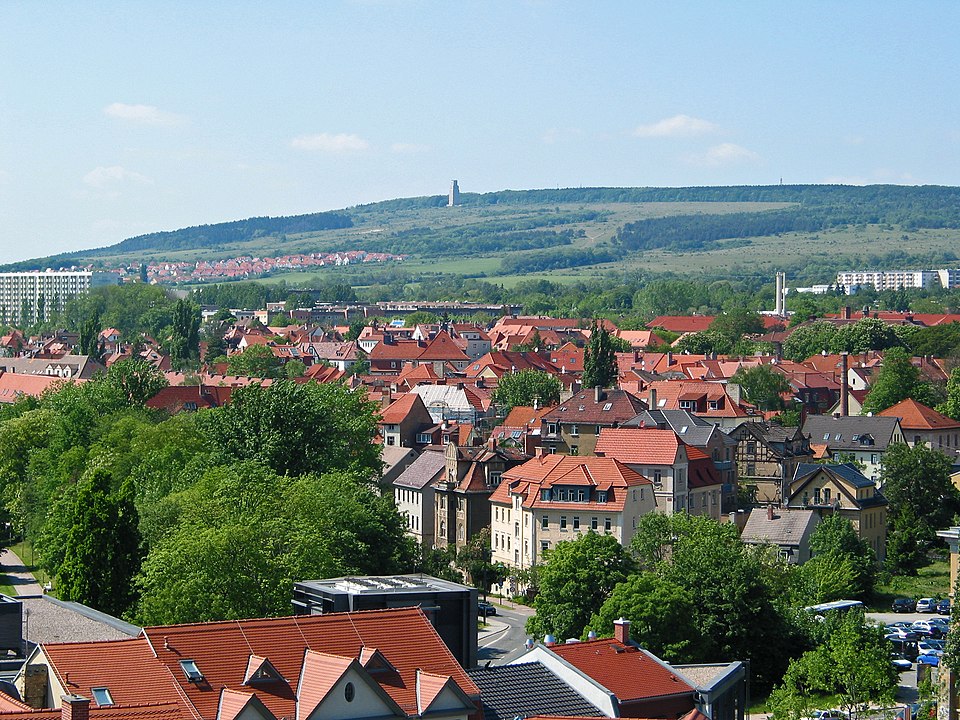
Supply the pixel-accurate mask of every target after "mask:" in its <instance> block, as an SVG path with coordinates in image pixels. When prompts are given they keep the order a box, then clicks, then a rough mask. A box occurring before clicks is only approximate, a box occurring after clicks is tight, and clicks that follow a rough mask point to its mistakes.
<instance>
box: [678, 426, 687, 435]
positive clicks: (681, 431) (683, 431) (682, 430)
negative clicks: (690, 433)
mask: <svg viewBox="0 0 960 720" xmlns="http://www.w3.org/2000/svg"><path fill="white" fill-rule="evenodd" d="M686 431H687V426H686V425H684V426H683V427H682V428H680V434H681V435H683V434H684V433H685V432H686Z"/></svg>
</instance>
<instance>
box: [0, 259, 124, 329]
mask: <svg viewBox="0 0 960 720" xmlns="http://www.w3.org/2000/svg"><path fill="white" fill-rule="evenodd" d="M118 279H119V276H118V275H116V274H115V273H99V272H98V273H94V272H88V271H84V270H78V271H61V270H57V271H54V270H47V271H46V272H8V273H0V322H2V323H20V324H30V323H34V322H37V320H49V319H50V314H51V313H52V312H58V311H60V310H63V306H64V305H65V304H66V302H67V301H68V300H69V299H70V298H73V297H76V296H77V295H85V294H86V293H88V292H90V288H91V287H97V286H98V285H109V284H116V283H117V282H118Z"/></svg>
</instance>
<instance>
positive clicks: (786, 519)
mask: <svg viewBox="0 0 960 720" xmlns="http://www.w3.org/2000/svg"><path fill="white" fill-rule="evenodd" d="M818 521H819V518H818V516H817V514H816V513H815V512H814V511H813V510H788V509H786V508H777V509H776V510H774V514H773V520H769V519H768V518H767V511H766V509H765V508H754V509H753V510H752V511H751V512H750V515H749V517H748V518H747V524H746V525H744V527H743V533H741V537H742V538H743V540H744V542H749V541H751V540H752V541H754V542H762V543H771V544H773V545H794V546H799V545H800V541H801V540H802V539H803V536H804V534H805V533H806V532H807V529H808V528H809V527H810V524H811V523H813V524H816V523H817V522H818Z"/></svg>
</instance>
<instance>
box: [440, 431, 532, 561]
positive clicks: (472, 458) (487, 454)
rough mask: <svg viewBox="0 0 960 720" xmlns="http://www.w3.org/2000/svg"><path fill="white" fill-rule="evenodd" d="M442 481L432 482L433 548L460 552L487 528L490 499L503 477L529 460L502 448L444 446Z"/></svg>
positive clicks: (450, 443)
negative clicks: (434, 513)
mask: <svg viewBox="0 0 960 720" xmlns="http://www.w3.org/2000/svg"><path fill="white" fill-rule="evenodd" d="M444 458H445V468H444V474H443V476H442V477H440V478H438V479H437V480H435V481H434V483H433V486H434V506H435V508H436V521H435V522H434V528H435V529H436V537H435V541H434V544H435V545H436V546H437V547H448V546H451V545H453V546H455V547H457V548H462V547H463V546H465V545H466V544H467V543H468V542H470V540H472V539H473V537H474V536H475V535H476V534H477V533H478V532H480V531H481V530H484V529H487V528H489V527H490V495H492V494H493V491H494V490H496V489H497V486H498V485H499V484H500V481H501V478H502V477H503V473H504V472H505V471H507V470H509V469H510V468H512V467H514V466H515V465H519V464H520V463H521V462H523V461H524V460H528V459H529V457H528V456H527V455H525V454H524V453H523V452H522V451H519V450H514V449H511V448H504V447H493V448H490V447H486V446H481V447H464V446H461V445H459V444H457V443H456V442H449V443H447V446H446V449H445V451H444Z"/></svg>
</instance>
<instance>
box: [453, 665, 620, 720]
mask: <svg viewBox="0 0 960 720" xmlns="http://www.w3.org/2000/svg"><path fill="white" fill-rule="evenodd" d="M467 675H469V676H470V679H471V680H473V682H475V683H476V685H477V687H478V688H480V704H481V705H482V706H483V720H514V718H517V717H521V718H523V717H533V716H535V715H565V716H572V717H603V713H601V712H600V711H599V710H598V709H597V708H596V707H595V706H594V705H592V704H591V703H589V702H587V701H586V700H585V699H584V698H583V696H581V695H580V694H578V693H577V692H576V691H575V690H574V689H573V688H571V687H570V686H569V685H567V684H566V683H565V682H563V681H562V680H561V679H560V678H558V677H557V676H556V675H554V674H553V673H552V672H550V671H549V670H548V669H547V668H546V667H544V666H543V665H542V664H540V663H538V662H532V663H524V664H521V665H501V666H498V667H489V668H473V669H471V670H467Z"/></svg>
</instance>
